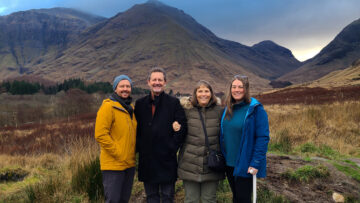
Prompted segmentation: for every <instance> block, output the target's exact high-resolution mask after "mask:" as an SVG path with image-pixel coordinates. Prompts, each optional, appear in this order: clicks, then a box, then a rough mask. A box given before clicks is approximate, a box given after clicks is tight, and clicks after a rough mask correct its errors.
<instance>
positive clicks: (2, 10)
mask: <svg viewBox="0 0 360 203" xmlns="http://www.w3.org/2000/svg"><path fill="white" fill-rule="evenodd" d="M6 9H7V7H5V6H2V7H0V14H1V13H3V12H4V11H6Z"/></svg>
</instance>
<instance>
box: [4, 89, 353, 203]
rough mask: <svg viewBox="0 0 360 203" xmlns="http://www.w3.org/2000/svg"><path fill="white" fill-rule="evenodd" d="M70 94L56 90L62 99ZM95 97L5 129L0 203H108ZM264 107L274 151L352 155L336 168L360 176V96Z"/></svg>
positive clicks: (136, 196) (303, 175)
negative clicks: (85, 105) (359, 161)
mask: <svg viewBox="0 0 360 203" xmlns="http://www.w3.org/2000/svg"><path fill="white" fill-rule="evenodd" d="M64 95H65V94H64ZM64 95H62V96H61V95H57V96H51V97H59V98H62V99H63V98H64V97H66V95H65V96H64ZM4 97H5V96H2V98H4ZM6 97H8V98H10V99H15V100H16V99H18V100H16V102H14V103H11V102H5V101H4V100H2V102H5V103H7V105H8V107H9V106H10V107H11V106H12V107H16V106H17V105H20V104H21V102H24V103H25V101H26V100H28V101H30V102H28V103H27V105H29V106H31V107H33V106H36V105H40V104H41V102H39V101H41V99H43V100H44V101H48V100H47V99H46V98H42V96H41V95H38V97H39V98H37V99H36V100H32V98H31V97H29V98H27V97H21V99H19V98H16V97H14V96H9V95H7V96H6ZM50 101H54V103H53V104H51V102H50V103H49V104H48V102H46V105H49V106H48V107H49V108H46V109H48V110H47V111H45V112H44V114H45V115H46V116H49V115H52V113H51V112H52V111H50V110H51V109H52V110H53V112H54V109H56V108H61V107H60V106H58V105H59V104H58V103H57V102H58V101H59V100H57V99H56V98H53V99H50ZM94 101H95V102H94V105H93V107H91V109H90V110H89V109H88V110H87V112H86V114H84V112H82V113H74V112H73V113H72V114H62V115H63V116H64V117H63V119H56V120H54V121H52V122H44V121H42V123H41V124H40V122H38V121H36V122H34V123H30V124H29V123H27V124H25V125H24V124H22V125H18V126H17V127H10V126H7V127H2V128H0V176H1V179H0V202H13V201H17V202H89V201H91V202H103V196H102V185H101V174H100V170H99V160H98V155H99V147H98V145H97V143H96V142H95V140H94V138H93V132H94V120H95V112H96V109H97V107H98V106H97V105H100V103H101V99H100V97H99V98H98V99H96V98H95V100H94ZM80 104H81V102H80ZM44 105H45V104H44ZM51 105H53V106H51ZM60 105H61V104H60ZM62 105H63V104H62ZM73 105H76V104H73ZM49 109H50V110H49ZM265 109H266V111H267V112H268V115H269V122H270V132H271V141H270V144H269V150H270V151H271V152H272V153H275V154H280V155H282V154H291V155H297V156H301V157H304V159H309V160H311V159H312V157H322V158H326V159H329V160H333V161H334V165H335V164H338V161H339V160H340V161H344V162H346V161H347V164H348V165H347V166H344V165H341V164H338V165H335V167H337V168H338V169H339V170H341V171H343V172H344V174H346V175H347V176H349V177H352V178H353V179H355V180H357V178H358V177H359V174H360V168H359V167H357V166H356V163H354V162H352V161H351V160H350V159H351V157H357V158H360V102H342V103H333V104H324V105H297V104H296V105H266V106H265ZM7 110H11V108H8V109H7ZM14 111H15V110H14ZM1 112H4V109H2V110H1ZM22 114H23V115H24V116H30V115H27V114H31V111H29V112H26V111H23V112H22ZM70 115H71V116H70ZM49 118H50V116H49ZM15 121H16V118H15V119H14V122H15ZM353 165H355V166H353ZM319 171H320V172H319ZM319 174H320V175H319ZM327 174H328V173H327V171H326V169H324V168H323V167H322V166H319V167H310V166H306V167H303V168H301V167H300V168H299V169H298V170H292V171H291V170H289V171H288V172H286V173H284V177H285V178H289V179H291V180H295V181H296V180H305V181H309V179H311V178H312V177H314V178H318V177H325V176H326V175H327ZM359 181H360V180H359ZM260 185H261V184H260ZM261 187H262V186H261ZM258 197H259V201H258V202H287V200H286V197H285V196H282V195H281V194H275V193H274V192H272V191H271V190H269V189H268V188H266V187H262V188H261V189H259V194H258ZM183 198H184V190H183V187H182V182H181V181H178V182H177V184H176V202H182V201H183ZM217 198H218V202H231V191H230V188H229V186H228V183H227V181H226V180H225V181H223V182H221V183H220V186H219V189H218V193H217ZM143 200H144V189H143V185H142V183H141V182H139V181H137V179H136V178H135V183H134V187H133V192H132V197H131V202H142V201H143Z"/></svg>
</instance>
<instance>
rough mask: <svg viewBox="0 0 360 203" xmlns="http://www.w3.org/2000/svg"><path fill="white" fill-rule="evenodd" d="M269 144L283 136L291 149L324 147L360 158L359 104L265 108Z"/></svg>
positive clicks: (271, 106)
mask: <svg viewBox="0 0 360 203" xmlns="http://www.w3.org/2000/svg"><path fill="white" fill-rule="evenodd" d="M265 108H266V110H267V112H268V114H269V124H270V132H271V142H276V141H278V140H279V139H281V136H284V134H286V136H287V137H289V139H290V143H291V145H292V146H299V145H302V144H305V143H313V144H315V145H316V146H321V145H327V146H329V147H331V148H332V149H335V150H336V151H338V152H340V153H341V154H346V155H352V156H359V155H360V102H355V101H354V102H342V103H339V102H338V103H334V104H324V105H301V104H297V105H267V106H265Z"/></svg>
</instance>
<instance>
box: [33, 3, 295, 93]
mask: <svg viewBox="0 0 360 203" xmlns="http://www.w3.org/2000/svg"><path fill="white" fill-rule="evenodd" d="M299 65H300V62H298V61H297V60H296V59H295V58H294V57H293V55H292V54H291V52H290V51H289V50H287V49H285V48H283V47H280V46H278V45H276V44H275V43H273V42H270V41H265V42H262V43H259V44H258V45H254V46H253V47H248V46H244V45H242V44H240V43H237V42H232V41H229V40H224V39H221V38H219V37H217V36H216V35H214V34H213V33H212V32H211V31H210V30H208V29H207V28H205V27H204V26H202V25H200V24H199V23H197V22H196V20H194V19H193V18H192V17H191V16H189V15H187V14H186V13H184V12H183V11H182V10H179V9H176V8H173V7H170V6H167V5H165V4H163V3H161V2H159V1H149V2H147V3H144V4H138V5H135V6H133V7H132V8H130V9H129V10H127V11H125V12H123V13H119V14H117V15H116V16H114V17H112V18H110V19H107V20H105V21H102V22H100V23H98V24H96V25H93V26H91V27H89V28H88V29H86V30H84V31H83V32H81V33H80V34H79V35H78V36H77V37H76V40H74V41H72V43H71V44H69V46H68V47H67V48H66V49H63V50H62V51H61V52H59V53H58V54H57V55H56V57H54V54H53V53H49V54H46V55H43V56H41V57H40V58H39V60H38V61H33V62H32V63H31V64H30V66H29V67H31V68H29V69H28V70H27V71H26V74H33V75H37V76H41V77H44V78H47V79H50V80H57V81H62V80H63V79H66V78H71V77H80V78H83V79H86V80H91V81H112V79H113V78H114V76H116V75H118V74H120V73H123V74H128V75H129V76H130V77H131V78H133V80H134V81H135V84H136V85H140V86H145V85H146V77H147V73H148V70H149V69H150V68H151V67H154V66H161V67H163V68H165V70H166V71H167V73H168V78H169V83H168V87H169V88H172V89H174V90H176V91H182V92H184V91H185V92H190V91H192V87H193V85H194V84H195V83H196V82H197V81H198V80H199V79H205V80H208V81H210V82H211V83H213V84H216V86H217V87H218V88H217V89H218V90H223V89H224V88H225V84H226V83H227V81H228V80H229V79H230V78H231V77H232V76H233V75H235V74H244V75H248V76H249V78H250V82H251V84H252V87H253V90H254V91H259V90H260V89H264V88H269V85H268V83H269V79H273V78H276V77H278V76H279V75H282V74H284V73H287V72H289V71H292V70H294V69H295V68H297V67H298V66H299ZM185 84H186V85H185Z"/></svg>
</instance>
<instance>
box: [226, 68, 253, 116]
mask: <svg viewBox="0 0 360 203" xmlns="http://www.w3.org/2000/svg"><path fill="white" fill-rule="evenodd" d="M235 80H240V81H241V82H242V84H243V85H244V90H245V95H244V101H245V103H247V104H249V103H250V101H251V98H250V84H249V79H248V77H247V76H245V75H235V76H234V78H233V79H232V80H231V82H230V84H229V86H228V89H227V91H226V97H225V106H226V114H225V117H226V118H231V116H232V113H233V106H234V104H235V103H236V101H235V99H234V98H233V97H232V95H231V87H232V83H233V82H234V81H235Z"/></svg>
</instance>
